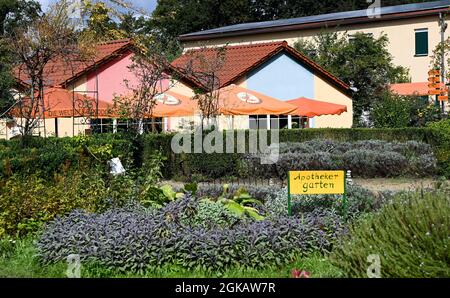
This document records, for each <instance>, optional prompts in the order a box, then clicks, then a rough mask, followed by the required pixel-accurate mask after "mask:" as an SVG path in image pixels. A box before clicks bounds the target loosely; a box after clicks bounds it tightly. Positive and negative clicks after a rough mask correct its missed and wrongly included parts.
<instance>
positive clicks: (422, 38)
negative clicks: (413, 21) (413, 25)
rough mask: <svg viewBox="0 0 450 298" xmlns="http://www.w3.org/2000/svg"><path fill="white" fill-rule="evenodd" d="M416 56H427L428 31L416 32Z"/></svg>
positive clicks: (420, 30) (419, 30) (418, 30)
mask: <svg viewBox="0 0 450 298" xmlns="http://www.w3.org/2000/svg"><path fill="white" fill-rule="evenodd" d="M416 56H428V29H417V30H416Z"/></svg>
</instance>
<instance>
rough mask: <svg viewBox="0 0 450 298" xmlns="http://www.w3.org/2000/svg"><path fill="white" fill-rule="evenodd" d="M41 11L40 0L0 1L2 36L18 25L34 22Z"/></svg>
mask: <svg viewBox="0 0 450 298" xmlns="http://www.w3.org/2000/svg"><path fill="white" fill-rule="evenodd" d="M40 13H41V6H40V4H39V2H37V1H33V0H2V1H1V2H0V36H3V35H4V34H6V33H7V32H10V31H11V30H13V29H14V28H16V27H18V26H23V25H24V24H26V23H30V22H32V21H33V20H34V19H35V18H36V17H37V16H38V15H39V14H40Z"/></svg>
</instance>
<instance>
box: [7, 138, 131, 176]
mask: <svg viewBox="0 0 450 298" xmlns="http://www.w3.org/2000/svg"><path fill="white" fill-rule="evenodd" d="M135 150H136V148H135V145H134V144H133V142H132V141H131V140H129V139H128V138H126V137H125V136H122V135H120V134H111V135H101V136H99V135H94V136H89V137H86V136H77V137H73V138H69V137H66V138H45V139H44V138H31V141H30V142H28V145H27V147H21V144H20V140H10V141H5V142H3V143H2V145H1V146H0V178H2V176H3V177H9V176H11V175H13V174H35V173H40V174H41V175H42V177H52V176H53V175H54V173H58V172H61V171H67V170H68V169H71V170H77V169H82V168H83V169H84V168H85V167H91V166H99V165H103V166H104V167H105V168H106V161H107V160H108V159H110V158H112V157H119V158H120V159H121V161H122V163H123V164H124V166H125V167H126V168H127V169H128V168H132V167H133V166H134V158H133V156H134V151H135Z"/></svg>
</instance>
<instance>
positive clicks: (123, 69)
mask: <svg viewBox="0 0 450 298" xmlns="http://www.w3.org/2000/svg"><path fill="white" fill-rule="evenodd" d="M132 55H133V53H132V52H129V53H128V54H126V55H124V56H122V57H120V58H117V59H114V60H111V61H109V62H107V63H105V64H103V65H102V66H101V67H99V68H98V69H97V79H98V98H99V99H100V100H103V101H106V102H110V103H112V102H113V99H114V96H115V95H117V96H120V95H127V94H129V93H130V92H131V90H130V89H128V88H127V85H126V84H125V82H124V80H128V81H129V82H128V85H129V86H137V83H138V82H137V80H136V78H135V76H134V74H133V73H132V72H131V71H130V69H129V68H128V66H129V65H131V64H132V60H131V57H132ZM95 77H96V72H95V71H91V72H90V73H89V74H88V75H87V89H88V91H95V90H96V78H95ZM163 85H164V86H167V85H168V81H167V80H166V81H165V82H163ZM91 96H92V97H94V96H95V95H94V94H91Z"/></svg>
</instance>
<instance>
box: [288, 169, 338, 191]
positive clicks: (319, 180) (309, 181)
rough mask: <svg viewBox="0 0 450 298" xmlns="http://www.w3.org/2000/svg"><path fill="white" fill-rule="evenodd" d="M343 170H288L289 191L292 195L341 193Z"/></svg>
mask: <svg viewBox="0 0 450 298" xmlns="http://www.w3.org/2000/svg"><path fill="white" fill-rule="evenodd" d="M344 181H345V173H344V171H290V172H289V185H290V193H291V194H293V195H318V194H343V193H344V191H345V188H344V183H345V182H344Z"/></svg>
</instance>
